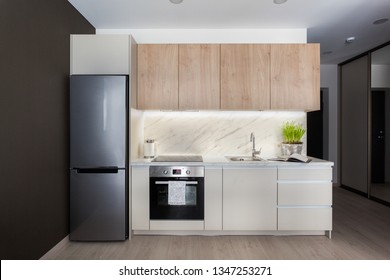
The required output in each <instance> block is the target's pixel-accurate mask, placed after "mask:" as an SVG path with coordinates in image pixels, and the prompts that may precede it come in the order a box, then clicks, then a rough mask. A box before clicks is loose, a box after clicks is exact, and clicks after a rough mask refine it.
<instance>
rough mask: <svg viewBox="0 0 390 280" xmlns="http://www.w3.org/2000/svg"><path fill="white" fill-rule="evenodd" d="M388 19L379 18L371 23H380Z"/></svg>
mask: <svg viewBox="0 0 390 280" xmlns="http://www.w3.org/2000/svg"><path fill="white" fill-rule="evenodd" d="M388 20H389V19H388V18H381V19H377V20H376V21H374V22H373V23H372V24H382V23H385V22H387V21H388Z"/></svg>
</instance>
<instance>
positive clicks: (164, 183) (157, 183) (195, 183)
mask: <svg viewBox="0 0 390 280" xmlns="http://www.w3.org/2000/svg"><path fill="white" fill-rule="evenodd" d="M168 182H169V181H156V182H154V183H155V184H156V185H168ZM180 182H185V183H186V185H197V184H198V182H197V181H180Z"/></svg>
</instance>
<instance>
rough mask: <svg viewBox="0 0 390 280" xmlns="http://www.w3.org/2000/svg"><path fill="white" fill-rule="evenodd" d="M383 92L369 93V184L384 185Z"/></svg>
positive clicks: (374, 91)
mask: <svg viewBox="0 0 390 280" xmlns="http://www.w3.org/2000/svg"><path fill="white" fill-rule="evenodd" d="M385 104H386V103H385V91H379V90H373V91H372V92H371V183H376V184H383V183H385V121H386V120H385Z"/></svg>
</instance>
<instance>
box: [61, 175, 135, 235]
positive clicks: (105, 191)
mask: <svg viewBox="0 0 390 280" xmlns="http://www.w3.org/2000/svg"><path fill="white" fill-rule="evenodd" d="M70 172H71V175H70V183H71V187H70V235H69V238H70V240H75V241H103V240H104V241H106V240H125V239H126V238H127V236H128V231H127V229H128V226H127V216H126V212H127V211H126V207H127V205H126V197H127V193H126V187H125V186H126V171H125V170H114V169H112V170H106V172H105V173H95V172H94V171H92V173H88V172H87V171H83V172H86V173H83V172H79V171H77V170H71V171H70ZM96 172H97V171H96ZM110 172H111V173H110Z"/></svg>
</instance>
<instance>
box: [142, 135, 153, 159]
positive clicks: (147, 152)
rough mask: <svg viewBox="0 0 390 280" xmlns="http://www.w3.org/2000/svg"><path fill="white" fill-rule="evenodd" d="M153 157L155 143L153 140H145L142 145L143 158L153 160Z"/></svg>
mask: <svg viewBox="0 0 390 280" xmlns="http://www.w3.org/2000/svg"><path fill="white" fill-rule="evenodd" d="M154 156H155V141H154V139H146V140H145V143H144V158H154Z"/></svg>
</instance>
